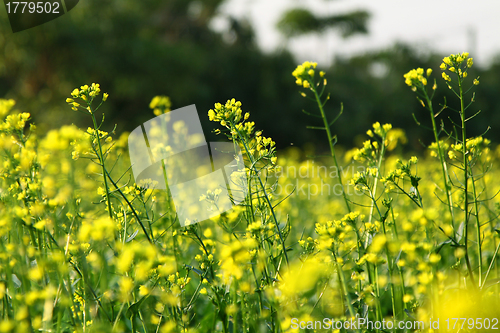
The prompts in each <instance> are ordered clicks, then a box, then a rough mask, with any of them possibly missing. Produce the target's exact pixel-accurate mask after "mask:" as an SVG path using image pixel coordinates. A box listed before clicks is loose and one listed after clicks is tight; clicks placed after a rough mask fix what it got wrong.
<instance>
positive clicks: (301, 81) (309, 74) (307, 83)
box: [292, 61, 325, 88]
mask: <svg viewBox="0 0 500 333" xmlns="http://www.w3.org/2000/svg"><path fill="white" fill-rule="evenodd" d="M317 66H318V64H317V63H316V62H310V61H305V62H304V63H303V64H302V65H298V66H297V68H296V69H295V70H294V71H293V72H292V75H293V76H294V77H295V79H296V81H295V83H297V85H299V86H303V87H304V88H310V87H311V85H312V84H314V83H313V82H314V74H315V69H316V67H317ZM324 75H325V73H324V72H320V76H321V77H323V76H324Z"/></svg>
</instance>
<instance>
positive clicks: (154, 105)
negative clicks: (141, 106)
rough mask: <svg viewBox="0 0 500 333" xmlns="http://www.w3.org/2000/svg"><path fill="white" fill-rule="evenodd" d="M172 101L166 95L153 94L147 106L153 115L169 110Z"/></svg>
mask: <svg viewBox="0 0 500 333" xmlns="http://www.w3.org/2000/svg"><path fill="white" fill-rule="evenodd" d="M171 107H172V103H171V102H170V98H169V97H168V96H155V97H153V99H152V100H151V102H150V103H149V108H150V109H152V110H153V113H154V114H155V116H159V115H161V114H164V113H167V112H170V108H171Z"/></svg>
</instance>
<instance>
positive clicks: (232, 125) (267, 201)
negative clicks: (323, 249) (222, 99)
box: [230, 122, 289, 266]
mask: <svg viewBox="0 0 500 333" xmlns="http://www.w3.org/2000/svg"><path fill="white" fill-rule="evenodd" d="M230 124H231V130H234V131H235V132H236V133H237V134H238V137H239V138H240V140H241V143H242V144H243V147H244V148H245V152H246V154H247V156H248V158H249V159H250V163H252V166H253V165H255V160H254V158H253V156H252V154H250V149H249V148H248V146H247V143H246V141H245V139H244V138H243V136H242V135H241V132H240V131H239V130H238V129H237V128H236V126H235V125H234V123H233V122H231V123H230ZM257 179H258V180H259V185H260V187H261V188H262V192H263V193H264V198H265V200H266V203H267V205H268V206H269V209H270V210H271V215H272V216H273V220H274V223H275V225H276V230H277V231H278V236H279V238H280V242H281V247H282V249H283V254H284V256H285V261H286V265H287V266H288V265H289V262H288V255H287V253H286V246H285V240H284V239H283V235H282V233H281V230H280V226H279V223H278V219H277V218H276V214H275V212H274V208H273V204H272V203H271V200H270V199H269V195H268V194H267V191H266V187H265V186H264V183H263V182H262V179H261V178H260V177H259V176H257Z"/></svg>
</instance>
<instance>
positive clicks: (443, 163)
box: [422, 87, 455, 239]
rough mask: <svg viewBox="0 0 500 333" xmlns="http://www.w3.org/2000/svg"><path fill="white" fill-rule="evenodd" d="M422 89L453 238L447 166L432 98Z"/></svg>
mask: <svg viewBox="0 0 500 333" xmlns="http://www.w3.org/2000/svg"><path fill="white" fill-rule="evenodd" d="M422 91H423V92H424V97H425V100H426V102H427V109H428V110H429V112H430V114H431V122H432V132H433V133H434V140H436V145H437V150H438V156H439V162H440V163H441V172H442V173H443V182H444V188H445V193H446V200H447V201H448V209H449V211H450V215H451V226H452V228H453V239H455V214H454V212H453V198H452V197H451V186H450V178H449V174H448V167H447V165H446V160H445V156H444V152H443V149H442V147H441V143H439V134H438V130H437V126H436V116H435V114H434V108H433V107H432V100H431V98H430V97H429V95H428V94H427V90H426V89H425V87H422Z"/></svg>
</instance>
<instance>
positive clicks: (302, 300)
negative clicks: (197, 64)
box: [0, 53, 500, 333]
mask: <svg viewBox="0 0 500 333" xmlns="http://www.w3.org/2000/svg"><path fill="white" fill-rule="evenodd" d="M471 66H473V60H472V58H471V57H469V54H468V53H461V54H456V55H450V56H449V57H445V58H444V59H443V64H441V67H440V69H441V71H442V75H438V76H437V78H436V79H435V78H434V77H433V71H432V70H431V69H427V70H424V69H422V68H418V69H414V70H411V71H409V72H408V73H407V74H405V75H404V78H403V73H402V75H401V78H402V80H401V84H404V83H406V84H407V85H408V86H409V87H410V88H411V89H412V90H413V91H414V92H415V95H416V97H417V103H420V104H422V107H423V108H425V109H426V110H427V113H428V115H429V119H430V121H431V123H432V128H430V129H429V130H430V131H432V132H433V133H434V139H435V140H434V143H432V144H430V145H429V146H428V149H427V151H428V152H427V153H426V154H425V156H418V157H417V156H411V155H410V156H406V155H405V156H403V155H400V154H399V153H398V152H399V151H401V150H400V149H398V147H399V146H400V145H401V143H404V142H405V141H406V136H405V131H404V128H393V127H392V125H391V124H380V123H378V122H377V123H375V124H373V127H372V128H369V129H366V130H367V132H366V141H365V142H364V143H363V145H362V147H359V148H354V149H352V150H349V151H346V152H343V151H341V150H339V149H338V148H337V147H336V146H335V145H336V137H335V133H334V132H335V126H352V125H349V124H342V117H341V116H340V114H341V113H342V111H343V110H342V108H341V109H340V112H339V114H338V115H339V116H340V117H337V114H336V113H334V112H333V116H332V111H331V109H335V108H336V107H335V106H332V105H330V104H328V103H327V101H328V99H329V96H328V95H327V82H326V79H325V78H324V72H322V71H319V70H318V69H317V65H316V63H313V62H305V63H303V64H301V65H299V66H298V67H297V68H296V69H295V70H294V71H293V77H294V79H295V80H296V83H297V85H298V87H299V89H300V93H301V94H302V95H303V96H304V97H305V98H309V99H311V102H310V110H306V112H307V113H309V114H311V116H313V117H317V118H318V119H319V121H320V122H321V123H322V124H323V126H321V127H315V129H318V130H322V131H325V140H326V141H327V146H328V147H329V155H328V156H322V157H316V158H314V159H312V158H308V157H307V156H306V153H305V152H303V151H301V150H300V149H298V148H292V149H288V150H285V151H278V150H277V149H276V144H275V142H274V141H273V140H272V138H270V137H267V136H265V135H267V134H266V133H263V132H262V131H260V130H259V124H256V123H254V122H252V121H251V119H252V116H251V111H252V110H245V109H244V105H242V104H241V103H240V102H238V101H236V100H234V99H232V100H229V101H227V102H225V103H215V105H214V108H213V109H211V110H208V111H207V117H208V118H209V120H211V121H212V122H213V125H214V128H215V131H216V133H218V134H220V137H221V141H226V142H232V143H234V146H235V148H236V147H237V148H238V149H240V150H241V152H242V154H243V160H244V161H243V162H244V163H245V169H244V170H243V171H244V172H243V173H244V174H245V176H246V178H244V179H245V180H246V181H245V183H244V184H243V187H245V191H246V193H247V196H246V197H245V199H244V200H243V202H242V203H240V204H239V205H236V206H235V207H234V208H233V209H232V210H229V211H226V212H222V213H221V214H220V216H218V217H216V218H212V219H210V220H205V221H201V222H199V223H195V224H188V225H187V226H185V227H181V224H180V223H179V219H178V217H177V213H176V210H175V205H174V201H173V199H172V196H171V194H170V193H169V191H165V190H157V189H154V188H150V187H148V186H144V185H143V184H141V185H138V184H136V183H135V182H134V178H133V175H132V172H131V168H130V158H129V156H128V141H127V140H128V133H115V131H114V130H113V126H112V124H109V123H106V122H101V119H103V113H105V112H106V111H105V107H106V104H105V102H106V100H107V99H108V98H113V92H110V95H108V94H107V93H103V92H101V87H100V86H99V84H95V83H93V84H91V85H84V86H81V87H79V88H76V89H75V90H73V91H72V92H71V93H70V94H69V96H68V99H67V100H66V103H67V104H68V106H69V107H68V112H71V110H70V109H73V110H74V111H78V112H83V113H84V114H85V115H86V116H88V117H89V119H91V120H92V124H93V127H92V128H88V129H80V128H77V127H76V126H74V125H70V124H68V125H65V126H63V127H61V128H59V129H57V130H51V131H49V132H48V133H46V134H45V135H41V134H40V133H38V132H37V130H36V126H35V125H36V124H33V123H32V122H31V121H30V114H29V113H26V112H25V111H28V110H17V109H16V104H15V101H13V100H0V121H1V123H0V155H1V157H2V163H1V164H0V184H1V186H0V299H1V301H0V332H35V331H37V332H38V331H39V332H200V333H201V332H224V333H229V332H297V331H300V332H323V331H324V332H489V331H494V330H498V329H500V323H498V321H499V320H500V297H499V296H500V266H499V265H498V263H497V257H498V251H499V248H500V237H499V236H500V223H499V221H500V220H499V218H498V216H499V214H500V204H499V203H500V201H499V198H498V197H497V194H498V192H499V191H500V168H499V167H500V165H499V163H498V158H499V157H500V149H499V148H497V146H496V144H493V143H491V142H490V141H489V140H488V139H487V133H486V134H485V135H484V136H480V137H469V136H468V134H467V126H469V124H471V123H473V122H474V117H475V116H476V115H477V114H476V113H477V110H475V109H474V103H473V102H474V99H475V96H474V95H473V90H474V86H475V85H477V84H479V78H471V77H468V76H467V70H468V69H469V68H470V67H471ZM291 71H292V69H291ZM291 79H292V77H291ZM448 88H449V89H452V90H453V92H454V93H455V95H456V101H453V102H451V101H450V105H453V106H454V107H452V106H447V105H444V106H443V105H442V103H443V101H433V99H432V97H433V93H434V92H435V91H436V90H437V89H448ZM477 98H481V97H480V96H478V97H477ZM61 102H63V101H61ZM456 105H457V106H456ZM149 106H150V108H151V117H154V116H160V115H162V114H165V113H168V112H169V111H170V108H171V103H170V99H169V98H168V97H165V96H157V97H155V98H154V99H153V100H152V101H151V104H150V105H149ZM441 108H443V109H449V110H448V111H449V112H456V113H457V114H458V116H459V118H460V119H461V122H460V123H452V124H449V120H448V119H447V118H446V117H444V116H443V115H442V114H441V112H442V111H443V109H441ZM477 116H479V117H480V116H481V115H480V114H479V115H477ZM311 119H313V118H311ZM442 121H443V122H447V125H446V126H444V125H442ZM339 124H340V125H339ZM412 126H413V124H412ZM450 128H451V130H450ZM181 132H182V131H179V133H181ZM165 149H167V148H165ZM189 167H191V166H186V168H189ZM233 181H236V180H234V179H233ZM219 195H220V192H217V193H207V194H206V195H203V196H201V197H200V201H203V202H205V201H206V202H207V203H208V204H210V205H213V206H214V207H215V209H218V206H217V203H218V200H221V198H220V197H219ZM182 222H183V223H184V221H182Z"/></svg>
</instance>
